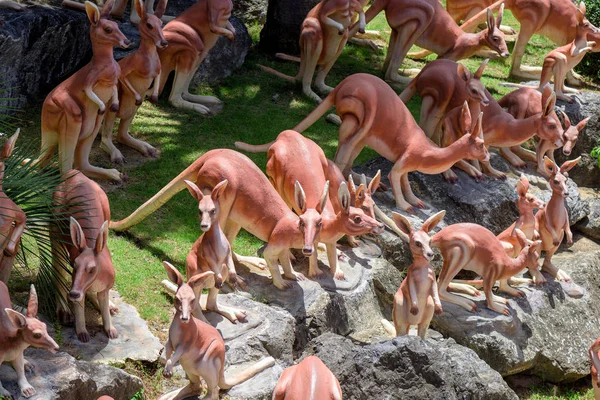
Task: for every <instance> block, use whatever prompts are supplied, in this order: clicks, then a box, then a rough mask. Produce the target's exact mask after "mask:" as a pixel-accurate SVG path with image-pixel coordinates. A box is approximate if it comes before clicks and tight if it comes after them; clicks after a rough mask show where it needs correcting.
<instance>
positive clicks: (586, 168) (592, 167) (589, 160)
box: [554, 91, 600, 188]
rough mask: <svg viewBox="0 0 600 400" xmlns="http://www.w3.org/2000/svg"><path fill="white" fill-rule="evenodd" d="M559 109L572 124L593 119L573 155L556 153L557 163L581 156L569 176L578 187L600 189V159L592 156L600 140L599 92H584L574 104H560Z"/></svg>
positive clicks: (580, 137)
mask: <svg viewBox="0 0 600 400" xmlns="http://www.w3.org/2000/svg"><path fill="white" fill-rule="evenodd" d="M558 108H560V109H562V110H563V111H564V112H565V113H566V114H567V115H568V116H569V120H570V121H571V124H576V123H578V122H579V121H581V120H583V119H584V118H587V117H591V119H590V120H589V122H588V124H587V127H586V128H585V129H584V130H583V131H582V132H580V133H579V140H578V141H577V145H575V148H574V149H573V151H572V153H571V154H570V155H569V156H568V157H566V156H565V155H563V154H562V151H555V154H554V156H555V157H556V160H557V162H559V163H560V162H564V161H565V160H566V159H569V160H571V159H573V158H577V157H579V156H581V162H580V163H579V165H578V166H577V168H574V169H573V170H571V171H570V172H569V176H570V177H571V178H572V179H573V180H574V181H575V182H577V184H578V185H581V186H587V187H592V188H600V168H599V167H598V159H595V158H593V157H591V156H590V152H591V151H592V149H593V148H594V147H596V146H598V145H599V143H598V140H599V139H600V96H599V95H598V93H597V92H587V91H586V92H583V93H581V94H580V95H578V96H577V97H576V98H575V101H573V103H566V102H563V101H559V102H558Z"/></svg>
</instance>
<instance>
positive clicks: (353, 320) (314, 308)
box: [238, 241, 401, 351]
mask: <svg viewBox="0 0 600 400" xmlns="http://www.w3.org/2000/svg"><path fill="white" fill-rule="evenodd" d="M338 258H339V259H340V260H339V265H340V268H341V269H342V271H344V274H345V280H343V281H338V280H334V279H333V278H332V277H331V275H330V274H329V267H328V266H326V265H327V264H325V265H323V264H321V268H322V269H326V270H327V273H326V274H325V275H324V276H323V277H322V278H320V279H317V280H312V279H307V280H303V281H298V282H293V286H292V287H291V288H289V289H287V290H285V291H281V290H279V289H277V288H276V287H275V286H274V285H273V283H272V282H271V279H270V277H269V275H268V273H267V272H266V271H254V270H253V271H249V270H248V269H247V268H244V267H242V268H240V269H239V270H238V273H239V274H240V275H241V276H243V277H244V279H245V280H246V282H247V283H248V292H249V294H250V295H251V296H252V298H254V299H256V300H257V301H260V302H263V303H266V304H269V305H270V306H272V307H274V308H282V309H284V310H286V311H287V312H288V313H289V314H291V315H292V316H293V317H294V318H295V320H296V338H295V344H294V349H295V350H297V351H301V350H302V348H304V345H305V344H306V343H307V342H308V341H310V340H311V339H313V338H315V337H317V336H319V335H321V334H322V333H323V332H334V333H338V334H341V335H349V334H351V335H353V336H356V337H360V338H361V339H364V340H367V338H368V337H370V336H372V335H377V334H379V333H380V331H381V329H379V328H380V320H381V318H382V317H383V315H382V311H381V305H380V300H379V299H378V296H377V292H385V291H386V289H385V288H386V287H387V288H388V289H387V290H393V291H394V292H395V291H396V290H397V289H398V286H399V282H401V274H400V272H399V271H397V270H396V269H395V268H393V267H392V266H391V265H390V264H389V263H388V262H386V261H385V260H384V259H383V258H381V251H380V249H379V248H378V246H376V245H375V244H373V243H372V242H370V241H365V242H363V244H362V245H361V246H359V247H357V248H354V249H348V248H345V249H344V251H343V253H342V255H341V257H338ZM307 261H308V260H307V259H299V260H298V261H297V262H296V263H295V265H294V269H295V270H296V271H297V272H301V273H303V274H305V275H307V274H308V262H307ZM321 262H324V263H326V262H327V261H326V260H325V259H324V257H322V258H321ZM396 285H397V286H396ZM394 286H395V287H394ZM381 298H382V300H381V301H382V304H383V305H384V309H386V308H387V309H388V310H391V299H390V298H389V296H388V297H387V298H386V297H385V295H382V296H381ZM386 303H387V305H386ZM388 315H389V314H388Z"/></svg>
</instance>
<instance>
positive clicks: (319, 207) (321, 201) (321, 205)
mask: <svg viewBox="0 0 600 400" xmlns="http://www.w3.org/2000/svg"><path fill="white" fill-rule="evenodd" d="M342 183H343V184H344V185H345V183H344V182H342ZM328 198H329V181H326V182H325V186H324V187H323V193H322V194H321V198H320V199H319V204H317V208H316V210H317V212H318V213H319V214H321V213H322V212H323V210H325V205H326V204H327V199H328Z"/></svg>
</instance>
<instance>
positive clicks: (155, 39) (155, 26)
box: [134, 0, 168, 49]
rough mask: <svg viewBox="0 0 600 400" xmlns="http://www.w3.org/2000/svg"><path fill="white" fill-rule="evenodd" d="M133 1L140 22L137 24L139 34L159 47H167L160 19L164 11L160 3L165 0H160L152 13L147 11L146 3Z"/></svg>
mask: <svg viewBox="0 0 600 400" xmlns="http://www.w3.org/2000/svg"><path fill="white" fill-rule="evenodd" d="M134 3H135V9H136V11H137V13H138V15H139V16H140V24H139V25H138V30H139V31H140V36H141V37H142V38H144V39H147V40H150V41H152V43H154V45H155V46H156V47H158V48H159V49H164V48H165V47H167V45H168V43H167V40H166V39H165V37H164V36H163V32H162V24H163V23H162V21H161V19H160V18H161V17H162V14H163V13H164V6H163V4H162V3H165V0H161V1H160V2H159V4H158V5H157V7H156V11H155V13H154V14H150V13H148V10H146V5H145V4H144V2H143V1H142V0H134ZM165 6H166V5H165Z"/></svg>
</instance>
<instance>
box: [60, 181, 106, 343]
mask: <svg viewBox="0 0 600 400" xmlns="http://www.w3.org/2000/svg"><path fill="white" fill-rule="evenodd" d="M66 177H67V179H65V181H64V182H63V183H61V184H60V186H59V187H58V188H57V190H56V192H55V193H54V202H55V203H56V204H57V207H58V208H59V209H60V213H61V215H68V216H70V224H69V231H66V227H63V226H56V227H53V231H52V237H53V239H54V240H52V256H53V259H54V260H53V263H54V269H55V271H56V274H57V275H58V276H64V274H65V271H64V269H63V268H62V266H61V265H62V263H61V262H60V261H61V258H62V257H65V256H66V255H68V257H69V260H68V262H69V264H70V265H71V266H72V267H73V273H72V283H71V290H70V292H69V294H68V299H69V301H71V302H72V303H73V313H74V314H75V331H76V332H77V337H78V338H79V340H80V341H81V342H88V341H89V340H90V335H89V334H88V332H87V329H86V326H85V299H86V296H87V298H88V299H89V300H90V301H91V302H92V304H93V305H94V306H95V307H96V308H97V309H98V310H99V311H100V314H101V315H102V325H103V328H104V332H105V333H106V335H107V336H108V337H109V338H110V339H116V338H117V336H118V332H117V330H116V329H115V327H114V326H113V323H112V320H111V314H114V313H116V312H118V308H117V307H115V306H114V305H111V304H110V301H109V292H110V289H111V288H112V287H113V285H114V283H115V268H114V266H113V263H112V259H111V256H110V251H109V250H108V247H107V241H108V221H110V205H109V203H108V198H107V197H106V193H104V190H102V188H101V187H100V186H98V184H97V183H95V182H94V181H92V180H90V179H89V178H87V177H85V176H84V175H83V174H81V173H80V172H79V171H70V172H68V173H67V174H66ZM78 221H81V223H80V222H78ZM69 242H70V243H69ZM57 286H58V287H59V288H60V293H59V299H58V300H59V301H58V305H59V309H58V315H59V318H60V319H62V320H63V321H64V320H66V319H68V311H67V310H68V309H67V308H66V306H65V304H64V298H65V297H66V296H65V294H64V293H62V292H63V291H64V290H63V288H62V285H60V284H57Z"/></svg>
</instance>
